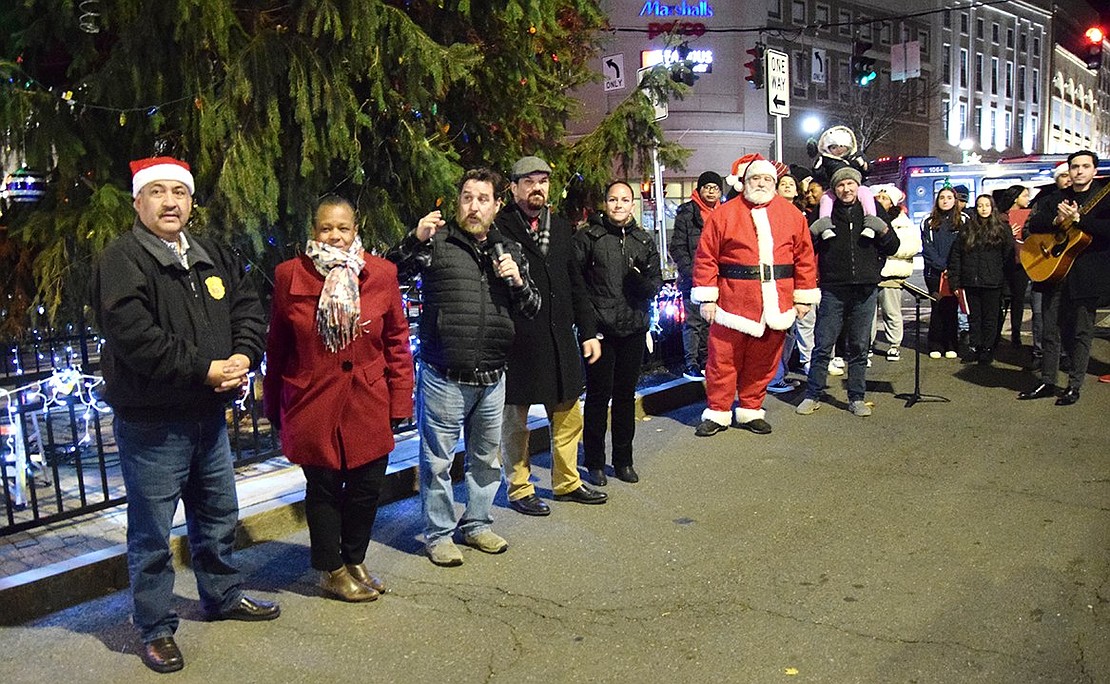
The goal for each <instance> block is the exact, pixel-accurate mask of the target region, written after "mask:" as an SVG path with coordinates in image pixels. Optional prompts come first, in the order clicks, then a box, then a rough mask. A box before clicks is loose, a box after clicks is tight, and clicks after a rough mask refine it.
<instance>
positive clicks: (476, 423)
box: [416, 364, 505, 544]
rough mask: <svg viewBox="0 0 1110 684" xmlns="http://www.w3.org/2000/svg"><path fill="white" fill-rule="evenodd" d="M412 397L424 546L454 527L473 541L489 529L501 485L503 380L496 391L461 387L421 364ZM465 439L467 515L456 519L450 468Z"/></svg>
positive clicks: (466, 386) (451, 531)
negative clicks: (462, 435) (462, 437)
mask: <svg viewBox="0 0 1110 684" xmlns="http://www.w3.org/2000/svg"><path fill="white" fill-rule="evenodd" d="M419 376H420V377H419V382H418V386H419V391H418V392H417V397H416V400H417V416H418V418H417V420H418V422H419V427H420V504H421V507H422V509H423V511H424V540H425V543H427V544H432V543H434V542H435V541H436V540H438V539H441V538H443V537H450V536H451V535H452V533H454V531H455V527H456V526H457V527H458V528H459V529H460V530H461V531H462V533H463V534H464V535H474V534H477V533H478V532H481V531H482V530H485V529H488V528H489V527H490V526H491V525H492V524H493V519H492V517H491V516H490V509H491V508H492V507H493V497H494V496H496V495H497V488H498V487H499V486H500V485H501V465H500V463H499V461H498V451H499V450H500V445H501V412H502V410H503V409H504V407H505V376H504V375H502V376H501V379H500V380H498V381H497V384H495V385H489V386H486V387H477V386H474V385H463V384H460V383H457V382H454V381H451V380H448V379H447V378H445V377H443V376H442V375H441V374H440V373H438V372H437V371H436V370H435V369H434V368H430V367H428V366H427V364H421V366H420V373H419ZM464 430H465V433H466V461H465V464H466V510H465V511H463V516H462V519H461V520H460V519H458V518H456V516H455V496H454V490H453V489H452V486H451V464H452V463H453V462H454V460H455V444H456V443H457V442H458V441H459V435H460V433H462V432H463V431H464Z"/></svg>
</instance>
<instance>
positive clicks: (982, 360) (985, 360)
mask: <svg viewBox="0 0 1110 684" xmlns="http://www.w3.org/2000/svg"><path fill="white" fill-rule="evenodd" d="M993 362H994V350H993V349H991V348H990V347H983V348H982V349H980V350H979V365H981V366H989V365H991V363H993Z"/></svg>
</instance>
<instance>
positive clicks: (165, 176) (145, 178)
mask: <svg viewBox="0 0 1110 684" xmlns="http://www.w3.org/2000/svg"><path fill="white" fill-rule="evenodd" d="M153 181H178V182H180V183H182V184H184V185H185V187H187V188H189V194H190V195H192V194H193V192H194V190H195V189H196V186H195V185H194V183H193V174H192V172H191V171H190V170H189V165H188V164H186V163H185V162H183V161H181V160H179V159H174V158H173V157H147V158H146V159H136V160H135V161H133V162H131V196H132V197H138V196H139V191H140V190H142V189H143V186H144V185H146V184H147V183H151V182H153Z"/></svg>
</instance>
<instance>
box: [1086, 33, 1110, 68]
mask: <svg viewBox="0 0 1110 684" xmlns="http://www.w3.org/2000/svg"><path fill="white" fill-rule="evenodd" d="M1084 35H1086V37H1087V43H1088V44H1087V54H1086V57H1087V68H1088V69H1094V70H1095V71H1097V70H1098V69H1099V68H1101V67H1102V41H1103V40H1104V39H1105V38H1106V34H1104V33H1103V32H1102V29H1101V28H1099V27H1098V26H1092V27H1091V28H1089V29H1087V33H1086V34H1084Z"/></svg>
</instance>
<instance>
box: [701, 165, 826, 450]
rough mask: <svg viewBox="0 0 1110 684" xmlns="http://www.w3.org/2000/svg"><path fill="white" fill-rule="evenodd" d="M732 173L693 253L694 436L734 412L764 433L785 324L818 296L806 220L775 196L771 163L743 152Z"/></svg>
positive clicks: (713, 430)
mask: <svg viewBox="0 0 1110 684" xmlns="http://www.w3.org/2000/svg"><path fill="white" fill-rule="evenodd" d="M734 172H735V173H736V175H737V178H741V177H742V178H743V184H742V186H741V187H742V188H743V189H742V193H741V195H739V196H737V197H736V198H734V199H732V200H730V201H728V202H727V203H725V204H724V205H722V206H721V207H719V208H718V209H717V210H715V211H714V212H713V213H712V214H710V215H709V218H708V219H707V220H706V223H705V227H704V228H703V230H702V235H701V241H700V242H699V244H698V250H697V254H696V255H695V257H694V287H693V289H692V290H691V291H690V296H691V299H692V300H693V301H695V302H697V303H699V304H700V305H701V306H700V310H701V314H702V316H703V317H704V318H705V320H707V321H710V323H711V325H710V328H709V361H708V364H707V366H706V369H705V380H706V386H705V393H706V399H707V402H706V403H707V407H706V409H705V411H704V412H703V413H702V422H701V424H699V425H698V427H697V430H696V431H695V434H696V435H698V436H699V437H708V436H711V435H715V434H717V433H718V432H720V431H722V430H725V429H727V428H728V427H729V425H730V423H733V422H734V420H733V419H734V417H735V425H736V426H737V427H740V428H743V429H745V430H749V431H751V432H754V433H756V434H767V433H769V432H771V425H770V424H769V423H768V422H767V420H766V417H765V416H766V412H765V411H764V410H763V399H764V397H765V396H766V394H767V384H768V383H770V381H771V379H772V378H773V377H774V375H775V369H776V365H777V364H778V361H779V356H780V355H781V354H782V346H783V340H784V339H785V337H786V330H787V329H789V328H790V326H792V325H793V324H794V321H795V319H796V318H799V317H801V316H804V315H805V314H806V313H807V312H808V311H809V309H810V307H811V306H813V305H815V304H817V303H818V302H819V301H820V300H821V291H820V290H819V289H817V265H816V260H815V258H814V255H813V244H812V242H811V240H810V235H809V226H808V225H807V223H806V219H805V217H804V216H803V215H802V213H801V212H800V211H798V209H797V208H796V207H795V206H794V205H793V204H791V203H790V202H789V201H788V200H786V199H784V198H782V197H780V196H779V195H778V194H777V192H776V190H775V186H776V182H777V179H778V172H777V167H776V166H775V165H774V164H773V163H772V162H770V161H768V160H766V159H764V158H763V157H761V156H759V155H749V156H748V157H742V158H741V159H740V160H737V164H736V165H734ZM737 398H739V406H738V407H737V408H736V409H735V411H733V403H734V402H735V401H736V400H737Z"/></svg>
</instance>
